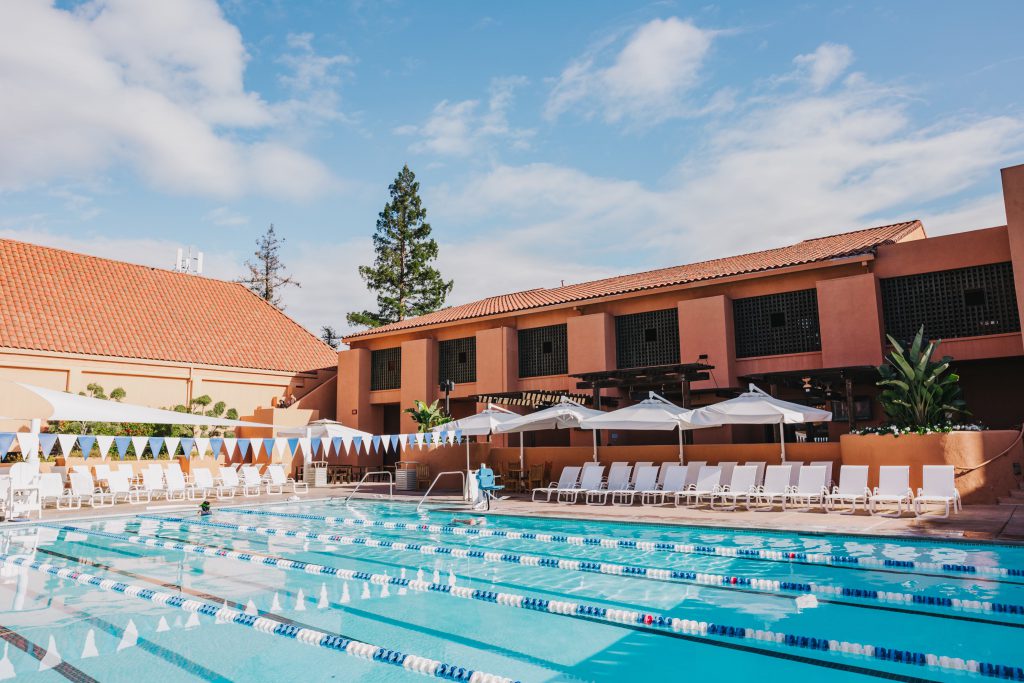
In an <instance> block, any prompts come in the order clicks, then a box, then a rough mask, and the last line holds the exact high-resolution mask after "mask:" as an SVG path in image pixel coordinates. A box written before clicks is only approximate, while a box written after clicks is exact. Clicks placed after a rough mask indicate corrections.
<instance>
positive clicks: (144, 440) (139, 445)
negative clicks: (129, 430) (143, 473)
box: [132, 436, 149, 460]
mask: <svg viewBox="0 0 1024 683" xmlns="http://www.w3.org/2000/svg"><path fill="white" fill-rule="evenodd" d="M148 443H149V437H148V436H133V437H132V447H134V448H135V458H136V459H137V460H141V459H142V451H144V450H146V444H148Z"/></svg>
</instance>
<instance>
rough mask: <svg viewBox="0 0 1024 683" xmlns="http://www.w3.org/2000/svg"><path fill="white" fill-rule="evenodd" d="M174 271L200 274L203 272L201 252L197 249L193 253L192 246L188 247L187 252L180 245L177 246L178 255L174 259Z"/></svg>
mask: <svg viewBox="0 0 1024 683" xmlns="http://www.w3.org/2000/svg"><path fill="white" fill-rule="evenodd" d="M173 270H174V272H176V273H187V274H189V275H202V274H203V252H201V251H199V250H198V249H196V250H195V252H194V253H193V250H192V247H189V248H188V253H187V254H186V253H185V250H184V249H182V248H181V247H178V255H177V257H176V258H175V260H174V268H173Z"/></svg>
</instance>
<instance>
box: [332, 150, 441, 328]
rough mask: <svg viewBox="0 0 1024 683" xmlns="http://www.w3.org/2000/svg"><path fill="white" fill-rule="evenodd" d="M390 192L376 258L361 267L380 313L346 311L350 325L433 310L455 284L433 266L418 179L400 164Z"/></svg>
mask: <svg viewBox="0 0 1024 683" xmlns="http://www.w3.org/2000/svg"><path fill="white" fill-rule="evenodd" d="M388 190H390V192H391V201H389V202H388V203H387V204H385V205H384V210H383V211H381V212H380V215H379V216H378V218H377V231H376V233H374V235H373V246H374V249H375V250H376V252H377V256H376V258H375V259H374V262H373V265H372V266H359V275H360V276H362V278H363V280H364V281H365V282H366V287H367V289H369V290H371V291H373V292H376V294H377V309H378V310H377V311H362V312H358V313H355V312H354V313H349V314H348V322H349V323H350V324H352V325H365V326H367V327H379V326H380V325H386V324H388V323H393V322H398V321H399V320H404V319H406V318H410V317H415V316H418V315H423V314H424V313H430V312H431V311H436V310H437V309H439V308H441V307H442V306H443V305H444V300H445V298H446V297H447V296H448V294H449V293H450V292H451V291H452V285H453V284H454V282H453V281H452V280H447V281H446V280H445V279H444V278H442V277H441V273H440V272H439V271H438V270H437V268H434V267H433V266H432V265H431V262H433V261H434V260H435V259H436V258H437V242H436V241H435V240H434V239H433V238H432V237H431V236H430V224H429V223H427V222H426V217H427V210H426V209H425V208H423V202H422V201H421V200H420V195H419V191H420V184H419V183H418V182H416V175H415V174H414V173H413V172H412V171H410V170H409V167H408V166H403V167H402V170H401V171H399V173H398V175H397V176H396V177H395V181H394V182H393V183H391V185H390V187H389V188H388Z"/></svg>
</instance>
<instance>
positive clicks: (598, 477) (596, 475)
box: [556, 465, 604, 505]
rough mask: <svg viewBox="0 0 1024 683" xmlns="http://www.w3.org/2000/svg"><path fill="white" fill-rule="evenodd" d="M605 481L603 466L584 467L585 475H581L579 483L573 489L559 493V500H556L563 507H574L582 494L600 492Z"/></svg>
mask: <svg viewBox="0 0 1024 683" xmlns="http://www.w3.org/2000/svg"><path fill="white" fill-rule="evenodd" d="M603 479H604V467H603V466H601V465H596V466H594V467H584V468H583V474H581V475H580V480H579V483H578V484H577V485H576V486H575V487H573V488H568V489H563V490H561V491H559V492H558V498H557V499H556V500H557V501H558V502H559V503H561V504H562V505H574V504H575V503H576V501H578V500H579V497H580V494H581V493H586V492H587V491H595V490H598V489H599V488H600V486H601V481H602V480H603Z"/></svg>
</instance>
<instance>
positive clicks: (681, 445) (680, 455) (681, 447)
mask: <svg viewBox="0 0 1024 683" xmlns="http://www.w3.org/2000/svg"><path fill="white" fill-rule="evenodd" d="M679 464H680V465H682V464H683V428H682V427H680V428H679Z"/></svg>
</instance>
